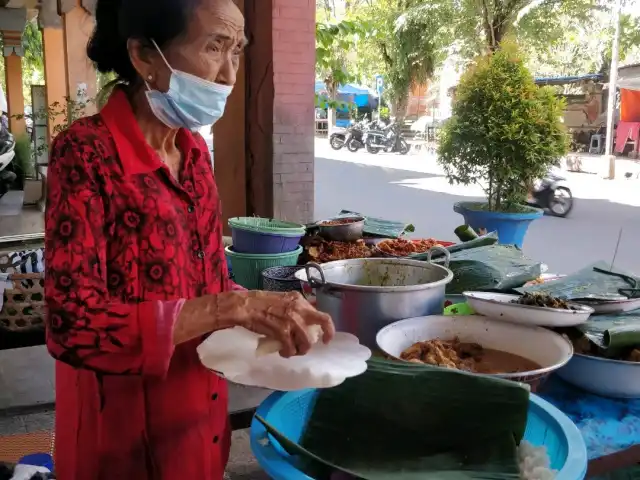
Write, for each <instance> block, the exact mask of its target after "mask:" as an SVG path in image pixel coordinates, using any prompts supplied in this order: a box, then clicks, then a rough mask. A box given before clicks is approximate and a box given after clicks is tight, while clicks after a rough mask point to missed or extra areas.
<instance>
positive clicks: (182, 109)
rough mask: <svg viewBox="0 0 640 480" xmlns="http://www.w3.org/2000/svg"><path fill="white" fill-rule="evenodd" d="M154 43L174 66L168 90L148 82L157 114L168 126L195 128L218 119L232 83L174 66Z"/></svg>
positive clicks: (149, 93)
mask: <svg viewBox="0 0 640 480" xmlns="http://www.w3.org/2000/svg"><path fill="white" fill-rule="evenodd" d="M153 44H154V45H155V47H156V49H157V50H158V52H159V53H160V56H162V59H163V60H164V62H165V63H166V64H167V67H169V69H170V70H171V80H170V82H169V91H167V92H166V93H165V92H161V91H159V90H151V88H150V87H149V85H148V84H147V92H146V94H147V101H148V102H149V106H150V107H151V111H152V112H153V113H154V115H155V116H156V117H157V118H158V120H160V121H161V122H162V123H164V124H165V125H166V126H167V127H169V128H186V129H188V130H191V131H192V132H194V131H197V130H199V129H200V128H202V127H204V126H206V125H213V124H214V123H216V122H217V121H218V119H219V118H220V117H222V114H223V113H224V107H225V106H226V104H227V98H228V97H229V95H230V94H231V90H233V87H230V86H228V85H222V84H219V83H214V82H209V81H208V80H205V79H203V78H200V77H197V76H195V75H191V74H190V73H186V72H181V71H180V70H174V69H173V68H171V65H169V62H167V59H166V58H165V57H164V55H163V54H162V52H161V51H160V49H159V48H158V45H156V42H155V41H153Z"/></svg>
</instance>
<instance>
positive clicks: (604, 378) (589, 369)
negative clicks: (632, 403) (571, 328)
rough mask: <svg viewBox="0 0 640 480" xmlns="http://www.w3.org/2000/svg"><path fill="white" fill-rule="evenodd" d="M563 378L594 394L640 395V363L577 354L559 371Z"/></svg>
mask: <svg viewBox="0 0 640 480" xmlns="http://www.w3.org/2000/svg"><path fill="white" fill-rule="evenodd" d="M558 376H559V377H560V378H562V379H563V380H564V381H566V382H568V383H571V384H572V385H575V386H576V387H579V388H581V389H583V390H586V391H588V392H591V393H595V394H596V395H602V396H604V397H613V398H640V363H637V362H625V361H622V360H609V359H608V358H598V357H591V356H589V355H582V354H579V353H576V354H575V355H574V356H573V358H572V359H571V360H570V361H569V363H567V364H566V365H565V366H564V367H562V368H561V369H560V370H558Z"/></svg>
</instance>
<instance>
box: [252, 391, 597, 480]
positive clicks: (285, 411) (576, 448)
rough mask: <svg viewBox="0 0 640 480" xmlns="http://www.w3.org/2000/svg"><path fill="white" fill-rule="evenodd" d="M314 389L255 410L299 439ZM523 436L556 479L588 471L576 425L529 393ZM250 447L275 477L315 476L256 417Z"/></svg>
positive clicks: (298, 479)
mask: <svg viewBox="0 0 640 480" xmlns="http://www.w3.org/2000/svg"><path fill="white" fill-rule="evenodd" d="M316 392H317V391H316V390H301V391H298V392H287V393H283V392H278V393H273V394H271V395H270V396H269V397H268V398H267V399H266V400H265V401H264V402H263V403H262V405H260V407H259V408H258V414H259V415H260V416H261V417H263V418H264V419H265V420H267V422H269V423H270V424H271V425H273V426H274V427H275V428H277V429H278V430H279V431H280V432H281V433H282V434H283V435H285V436H286V437H287V438H289V439H291V440H293V441H298V440H299V439H300V437H301V435H302V433H303V429H304V426H305V425H306V422H307V421H308V419H309V416H310V414H311V408H312V406H313V400H314V398H315V396H316ZM524 438H525V439H526V440H528V441H529V442H531V443H532V444H533V445H536V446H540V445H544V446H546V447H547V452H548V454H549V458H550V459H551V468H553V469H554V470H557V471H558V474H557V475H556V480H582V479H583V478H584V477H585V475H586V474H587V447H586V445H585V442H584V439H583V438H582V434H581V433H580V431H579V430H578V427H576V426H575V424H574V423H573V422H572V421H571V420H570V419H569V418H568V417H567V416H566V415H565V414H564V413H562V412H561V411H560V410H558V409H557V408H556V407H554V406H553V405H551V404H550V403H549V402H547V401H546V400H543V399H542V398H540V397H538V396H537V395H534V394H531V397H530V405H529V417H528V421H527V429H526V432H525V434H524ZM251 449H252V450H253V454H254V455H255V457H256V459H257V460H258V463H259V464H260V467H262V469H263V470H264V471H265V472H267V474H268V475H269V476H270V477H271V478H273V479H274V480H315V479H313V478H311V477H309V476H307V475H306V474H304V473H302V472H301V471H300V470H298V469H297V468H296V466H295V458H294V457H291V456H290V455H289V454H288V453H286V452H285V451H284V450H283V449H282V447H280V445H279V444H278V443H277V441H276V440H274V439H273V438H272V437H270V436H269V435H268V434H267V431H266V430H265V428H264V426H263V425H262V424H261V423H260V422H258V421H257V420H256V419H254V420H253V422H252V423H251Z"/></svg>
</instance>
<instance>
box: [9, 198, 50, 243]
mask: <svg viewBox="0 0 640 480" xmlns="http://www.w3.org/2000/svg"><path fill="white" fill-rule="evenodd" d="M22 194H23V192H20V191H11V192H8V193H7V194H6V195H4V196H3V197H2V198H0V237H4V236H13V235H25V234H31V233H42V232H44V215H43V213H42V212H41V211H40V209H39V208H38V207H23V206H22V196H23V195H22Z"/></svg>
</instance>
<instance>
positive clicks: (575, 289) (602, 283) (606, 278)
mask: <svg viewBox="0 0 640 480" xmlns="http://www.w3.org/2000/svg"><path fill="white" fill-rule="evenodd" d="M603 270H604V271H608V270H610V265H609V264H607V263H606V262H604V261H599V262H596V263H594V264H592V265H589V266H588V267H585V268H583V269H582V270H579V271H577V272H574V273H572V274H570V275H567V276H566V277H561V278H559V279H557V280H554V281H552V282H547V283H542V284H539V285H532V286H529V287H523V288H519V289H517V290H518V291H519V292H521V293H525V292H529V293H534V292H535V293H544V294H547V295H551V296H552V297H561V298H566V299H567V300H580V299H617V298H619V297H620V292H619V291H620V290H624V289H629V288H630V287H631V285H630V284H629V281H627V280H625V279H624V278H622V277H628V278H630V279H634V280H640V279H638V278H637V277H635V276H633V275H632V274H630V273H628V272H624V271H622V270H620V269H613V270H612V272H613V273H614V275H612V274H610V273H609V274H608V273H604V272H603ZM616 274H618V275H616ZM620 275H621V276H620Z"/></svg>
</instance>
